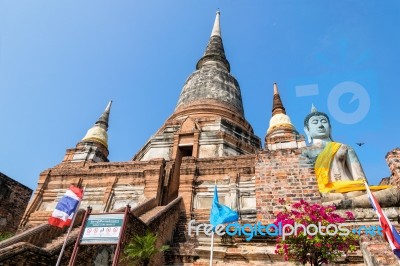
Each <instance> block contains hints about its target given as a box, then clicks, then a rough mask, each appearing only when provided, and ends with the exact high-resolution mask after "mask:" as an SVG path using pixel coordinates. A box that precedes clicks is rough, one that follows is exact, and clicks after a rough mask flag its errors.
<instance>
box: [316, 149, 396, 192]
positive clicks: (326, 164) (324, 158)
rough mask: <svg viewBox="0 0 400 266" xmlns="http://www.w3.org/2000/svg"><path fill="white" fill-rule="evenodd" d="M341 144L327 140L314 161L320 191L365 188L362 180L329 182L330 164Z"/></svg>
mask: <svg viewBox="0 0 400 266" xmlns="http://www.w3.org/2000/svg"><path fill="white" fill-rule="evenodd" d="M341 145H342V144H341V143H338V142H328V144H327V145H326V146H325V148H324V150H323V151H322V152H321V153H320V154H319V155H318V157H317V160H316V161H315V167H314V168H315V175H316V177H317V182H318V189H319V191H320V192H321V193H329V192H338V193H345V192H351V191H363V190H365V185H364V182H363V180H341V181H335V182H331V180H330V177H329V174H330V170H331V164H332V161H333V159H334V157H335V154H336V152H337V151H338V150H339V148H340V146H341ZM390 187H391V186H370V189H371V190H382V189H386V188H390Z"/></svg>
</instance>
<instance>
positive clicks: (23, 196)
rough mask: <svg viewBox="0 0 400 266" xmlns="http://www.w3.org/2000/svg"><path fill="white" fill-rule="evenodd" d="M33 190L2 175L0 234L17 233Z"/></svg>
mask: <svg viewBox="0 0 400 266" xmlns="http://www.w3.org/2000/svg"><path fill="white" fill-rule="evenodd" d="M31 195H32V189H30V188H28V187H26V186H24V185H22V184H20V183H18V182H17V181H15V180H13V179H11V178H10V177H8V176H6V175H5V174H3V173H0V233H1V232H15V231H16V230H17V228H18V225H19V222H20V220H21V218H22V215H23V213H24V210H25V208H26V206H27V205H28V202H29V198H30V197H31Z"/></svg>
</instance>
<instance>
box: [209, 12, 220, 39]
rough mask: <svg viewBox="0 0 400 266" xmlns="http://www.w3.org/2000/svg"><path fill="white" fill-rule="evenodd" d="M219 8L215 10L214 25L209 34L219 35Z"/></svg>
mask: <svg viewBox="0 0 400 266" xmlns="http://www.w3.org/2000/svg"><path fill="white" fill-rule="evenodd" d="M220 14H221V13H220V12H219V10H217V14H216V16H215V21H214V27H213V29H212V31H211V36H219V37H221V27H220V26H219V16H220Z"/></svg>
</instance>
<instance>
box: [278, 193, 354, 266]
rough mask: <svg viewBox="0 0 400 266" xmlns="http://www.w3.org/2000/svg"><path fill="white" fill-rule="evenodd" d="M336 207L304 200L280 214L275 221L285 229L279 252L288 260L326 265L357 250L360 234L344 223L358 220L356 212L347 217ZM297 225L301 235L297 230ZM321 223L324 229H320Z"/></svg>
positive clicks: (279, 239)
mask: <svg viewBox="0 0 400 266" xmlns="http://www.w3.org/2000/svg"><path fill="white" fill-rule="evenodd" d="M335 210H336V208H335V206H322V205H319V204H310V203H308V202H306V201H304V200H300V202H296V203H294V204H292V205H291V208H289V209H286V210H285V211H283V212H280V213H278V214H277V218H276V220H275V222H274V224H275V225H276V226H278V227H279V226H281V227H282V228H283V230H284V231H283V232H282V233H283V234H282V236H279V237H278V238H277V242H278V244H277V245H276V248H275V253H276V254H280V255H283V256H284V257H285V260H290V261H295V262H300V263H302V264H306V263H307V262H308V263H310V264H311V265H322V264H324V263H328V262H332V261H334V260H335V259H336V258H338V257H340V256H342V255H345V254H347V253H348V252H349V251H355V249H356V245H357V243H358V236H357V235H355V234H353V233H351V232H350V230H348V229H346V228H345V227H344V226H343V227H341V226H340V223H343V222H345V221H346V219H350V220H352V219H354V215H353V214H352V213H351V212H346V215H347V217H346V218H344V217H341V216H340V215H338V214H336V213H334V211H335ZM296 224H297V234H295V230H293V228H294V227H295V225H296ZM285 225H286V226H285ZM299 225H300V226H299ZM301 225H303V226H304V227H303V226H301ZM310 225H311V226H310ZM318 226H319V228H321V230H319V229H317V227H318ZM338 227H339V229H340V230H339V229H338ZM291 231H293V232H292V234H290V235H289V233H290V232H291ZM339 233H340V234H339Z"/></svg>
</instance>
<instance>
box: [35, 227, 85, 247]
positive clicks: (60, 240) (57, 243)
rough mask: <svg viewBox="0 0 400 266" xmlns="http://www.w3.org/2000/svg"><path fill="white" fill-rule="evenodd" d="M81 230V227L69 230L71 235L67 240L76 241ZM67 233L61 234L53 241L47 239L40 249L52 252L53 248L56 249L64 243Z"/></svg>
mask: <svg viewBox="0 0 400 266" xmlns="http://www.w3.org/2000/svg"><path fill="white" fill-rule="evenodd" d="M80 230H81V226H79V227H76V228H73V229H72V230H71V233H70V235H69V239H71V238H72V239H76V238H77V237H78V234H79V231H80ZM67 233H68V232H65V233H64V234H62V235H61V236H58V237H56V238H54V239H49V240H48V241H47V242H45V243H44V244H43V245H42V246H41V248H42V249H44V250H47V251H49V250H53V249H55V248H57V247H58V246H60V245H61V246H62V244H63V243H64V240H65V237H66V236H67Z"/></svg>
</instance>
